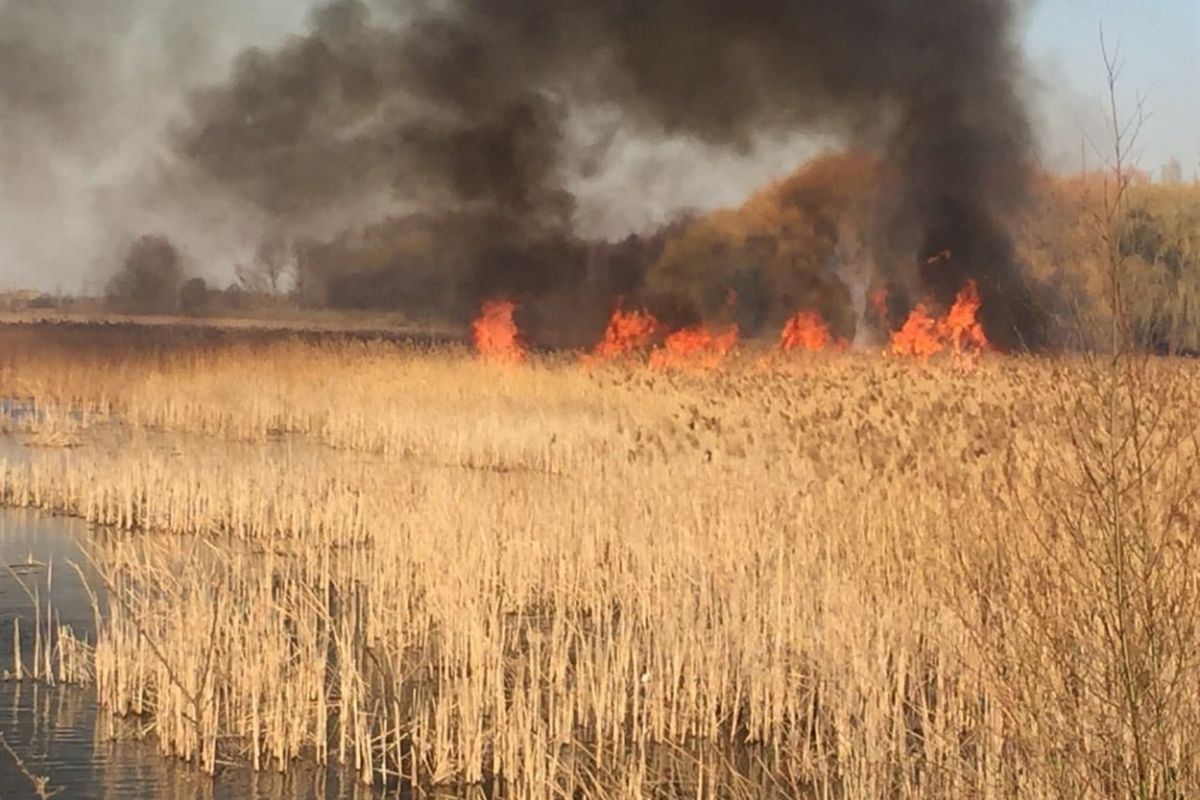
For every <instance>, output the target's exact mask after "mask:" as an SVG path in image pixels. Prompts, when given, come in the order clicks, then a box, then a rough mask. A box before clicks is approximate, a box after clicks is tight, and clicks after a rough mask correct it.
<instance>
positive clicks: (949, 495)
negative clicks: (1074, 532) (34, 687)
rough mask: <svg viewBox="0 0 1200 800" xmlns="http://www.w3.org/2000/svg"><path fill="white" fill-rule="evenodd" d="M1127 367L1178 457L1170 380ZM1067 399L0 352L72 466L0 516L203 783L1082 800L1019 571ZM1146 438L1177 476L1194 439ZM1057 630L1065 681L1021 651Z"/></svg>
mask: <svg viewBox="0 0 1200 800" xmlns="http://www.w3.org/2000/svg"><path fill="white" fill-rule="evenodd" d="M10 335H15V334H11V333H10ZM1150 368H1151V369H1152V371H1153V376H1152V377H1153V380H1154V383H1155V386H1156V391H1157V393H1158V395H1159V396H1161V398H1163V400H1164V403H1165V404H1166V407H1168V408H1169V413H1170V422H1171V424H1172V425H1174V426H1176V427H1179V428H1187V427H1190V428H1191V429H1193V430H1194V429H1195V428H1196V427H1197V426H1198V425H1197V423H1200V419H1198V417H1200V382H1198V381H1197V379H1198V378H1200V366H1198V365H1195V364H1193V363H1188V362H1182V361H1166V360H1164V361H1161V362H1155V363H1154V364H1152V365H1151V367H1150ZM1087 370H1088V367H1087V365H1085V364H1083V363H1080V362H1075V361H1069V360H1035V359H1019V358H998V357H992V358H985V359H983V360H982V361H981V362H980V363H979V364H978V365H976V366H974V367H972V368H964V367H963V366H962V365H955V364H951V363H949V362H946V363H931V364H920V363H916V362H912V361H907V360H893V359H885V358H881V357H879V356H875V355H850V354H846V355H839V356H828V357H825V356H809V357H799V358H795V359H788V360H781V361H778V362H771V363H764V362H761V361H756V360H754V359H751V358H746V359H744V360H743V361H742V362H739V363H737V364H734V365H732V366H731V367H730V368H729V369H727V370H725V371H722V372H715V373H702V374H701V373H668V372H661V371H652V370H649V369H646V368H644V367H640V366H637V365H624V366H594V365H593V366H587V367H584V366H579V365H576V364H573V363H567V362H566V361H562V362H555V361H536V360H535V362H534V363H532V364H528V365H525V366H522V367H516V368H506V367H498V366H488V365H483V364H479V363H476V362H475V361H474V360H472V359H471V358H470V357H469V355H468V354H465V353H462V352H457V351H454V350H442V351H424V350H414V349H406V348H404V347H401V346H397V345H388V344H363V343H342V344H331V343H325V344H302V343H296V342H272V343H260V344H255V345H238V344H228V343H221V344H219V345H213V346H180V347H176V348H170V349H166V350H163V349H152V348H143V349H138V348H130V349H125V350H111V349H109V350H105V349H99V348H92V349H87V348H82V349H81V348H79V347H75V346H66V345H61V344H56V343H55V342H54V341H53V340H38V341H36V342H30V341H27V340H26V341H23V342H22V346H21V347H3V348H0V396H4V397H14V398H22V399H29V400H31V401H32V402H33V404H34V407H35V408H36V409H37V410H38V412H39V413H37V414H33V415H28V416H26V417H25V419H24V421H23V422H22V423H21V424H22V426H23V428H22V430H26V431H27V432H28V434H29V435H36V436H38V437H42V438H43V439H44V440H50V441H53V440H56V438H62V437H66V438H69V440H70V441H73V442H77V443H78V444H79V445H80V446H79V447H76V448H72V449H69V450H64V449H47V450H39V451H37V452H35V453H34V455H33V457H32V459H31V460H30V461H29V463H27V464H26V463H22V464H4V465H0V493H2V495H0V500H2V501H3V502H4V503H6V504H10V505H19V506H32V507H38V508H44V509H47V510H52V511H54V512H59V513H67V514H72V515H77V516H80V517H84V518H87V519H89V520H91V521H93V522H95V523H98V524H100V525H103V526H105V527H106V528H109V529H113V532H112V533H110V534H108V535H106V536H104V537H102V538H101V539H99V540H98V542H97V544H96V545H95V559H96V562H97V565H98V567H99V569H100V570H101V572H102V573H103V574H104V575H105V580H106V581H107V582H108V583H109V590H110V600H109V604H108V605H109V608H108V609H107V613H108V617H107V621H106V622H105V623H104V625H103V628H102V631H101V634H100V637H99V641H98V643H97V647H96V651H95V657H94V669H95V676H96V683H97V687H98V691H99V693H100V697H101V699H102V701H103V702H104V704H105V705H106V706H107V707H108V708H109V709H110V710H112V711H113V712H114V713H117V714H137V715H143V716H144V717H145V719H146V720H147V721H148V722H151V723H152V726H153V730H154V732H155V733H156V734H157V741H158V743H159V745H160V747H161V749H162V751H163V752H164V753H168V754H172V755H176V756H181V757H184V758H187V759H191V760H193V761H195V762H196V763H197V764H198V765H200V766H201V767H202V768H204V769H206V770H210V771H211V770H214V769H215V768H216V767H217V765H218V764H219V763H221V762H222V761H224V760H227V759H239V760H245V761H248V762H250V763H251V764H253V765H254V766H255V767H256V768H259V769H272V770H274V769H287V768H288V766H289V764H290V763H292V761H293V760H294V759H297V758H307V759H315V760H316V761H318V762H322V763H324V762H344V763H348V764H350V765H352V766H353V767H354V768H355V769H356V770H358V772H359V773H360V774H361V775H362V777H363V779H364V780H375V781H385V782H388V783H391V784H393V785H399V784H402V783H403V784H405V785H409V784H415V785H418V786H421V787H429V786H433V785H447V784H450V785H453V784H462V785H468V784H480V785H483V786H486V787H489V788H491V789H493V790H494V789H496V788H497V784H499V785H502V786H503V789H504V796H509V797H531V798H532V797H572V796H586V797H675V796H678V797H716V796H725V797H766V796H776V797H797V796H812V797H847V798H864V797H880V798H883V797H887V798H916V797H940V798H962V797H983V798H1001V797H1022V798H1024V797H1067V796H1071V797H1108V796H1114V794H1115V793H1114V789H1113V787H1119V785H1120V784H1119V781H1118V780H1117V778H1116V777H1113V778H1112V781H1109V782H1106V780H1105V779H1104V777H1103V776H1101V777H1099V778H1097V777H1095V771H1094V769H1093V766H1092V765H1094V764H1095V763H1097V761H1098V759H1103V758H1109V757H1112V758H1116V759H1117V760H1118V761H1119V759H1120V754H1121V752H1123V751H1122V750H1121V743H1120V741H1118V740H1119V739H1120V735H1119V734H1118V733H1116V732H1113V731H1107V732H1106V731H1105V730H1102V727H1103V726H1104V725H1105V724H1106V722H1105V720H1107V719H1108V717H1106V716H1105V715H1104V711H1105V709H1106V708H1107V706H1105V703H1106V702H1108V698H1106V697H1104V696H1103V692H1102V691H1098V692H1096V693H1095V696H1087V697H1078V698H1076V699H1075V700H1074V701H1072V702H1074V705H1072V704H1071V702H1067V701H1068V700H1070V698H1071V696H1072V695H1071V692H1072V688H1071V687H1072V686H1077V685H1080V684H1077V683H1076V684H1073V683H1072V681H1074V680H1076V679H1077V678H1079V675H1076V674H1074V673H1073V672H1072V671H1073V670H1074V671H1075V672H1080V673H1081V674H1082V673H1087V671H1088V670H1090V669H1093V668H1094V669H1095V670H1101V671H1102V670H1103V664H1102V663H1100V662H1097V661H1096V660H1095V659H1096V658H1100V656H1097V655H1096V654H1097V653H1101V654H1102V652H1103V648H1102V647H1100V644H1102V643H1103V637H1104V631H1103V629H1102V628H1096V629H1092V628H1088V626H1087V625H1083V626H1080V625H1079V624H1078V623H1079V620H1081V619H1082V620H1086V619H1088V615H1089V613H1090V609H1092V608H1095V607H1096V603H1097V598H1096V597H1095V596H1089V595H1088V594H1087V593H1086V592H1084V591H1082V590H1081V589H1080V587H1081V586H1084V583H1082V582H1080V581H1077V580H1075V577H1077V576H1075V575H1074V573H1073V572H1072V571H1071V565H1070V562H1069V560H1068V559H1067V558H1058V557H1056V558H1047V559H1044V560H1042V559H1039V558H1034V557H1030V556H1031V555H1032V554H1037V553H1041V552H1045V551H1046V548H1051V549H1053V548H1056V547H1059V548H1062V553H1068V554H1069V552H1070V551H1069V549H1068V548H1067V543H1068V542H1069V541H1070V540H1061V541H1060V540H1059V539H1055V538H1054V537H1053V536H1051V535H1049V534H1048V532H1050V531H1054V530H1057V528H1056V527H1055V526H1056V525H1057V524H1058V522H1057V521H1058V520H1059V519H1060V515H1059V508H1060V507H1064V508H1069V507H1073V506H1070V503H1068V502H1067V499H1068V498H1069V492H1068V490H1067V489H1066V488H1064V486H1066V484H1065V483H1062V481H1067V480H1070V476H1071V475H1072V474H1074V473H1073V472H1072V470H1073V469H1074V467H1075V466H1077V465H1076V464H1075V456H1073V455H1072V453H1073V452H1074V450H1073V449H1072V448H1073V441H1075V440H1074V439H1073V438H1072V431H1073V430H1074V428H1072V427H1071V426H1070V425H1068V424H1067V415H1064V408H1068V407H1072V406H1071V405H1070V404H1071V402H1072V401H1073V400H1075V399H1079V398H1080V397H1081V396H1082V393H1083V392H1085V391H1087V389H1086V380H1085V379H1086V377H1087V375H1088V374H1089V373H1088V372H1087ZM1171 444H1172V446H1173V449H1171V450H1170V451H1169V453H1168V454H1167V455H1166V456H1164V459H1165V460H1166V461H1168V462H1170V464H1171V465H1172V466H1173V467H1174V468H1176V472H1173V473H1171V474H1175V475H1178V474H1183V473H1182V472H1180V470H1183V469H1184V468H1186V467H1189V466H1190V465H1192V464H1193V463H1194V462H1195V459H1196V455H1197V453H1196V449H1195V440H1194V439H1192V440H1190V441H1189V440H1186V439H1181V440H1178V441H1173V442H1172V443H1171ZM1164 452H1165V451H1164ZM1055 465H1056V466H1057V467H1059V469H1057V470H1056V471H1053V475H1054V476H1057V477H1056V478H1055V479H1056V480H1059V481H1060V483H1057V484H1056V483H1051V482H1048V481H1049V478H1048V477H1047V476H1048V475H1050V471H1049V468H1050V467H1051V466H1055ZM1163 480H1166V478H1163ZM1168 488H1169V487H1167V486H1165V485H1164V486H1151V487H1149V490H1150V491H1149V492H1147V493H1146V495H1145V496H1146V497H1148V498H1149V500H1148V502H1149V503H1151V504H1154V503H1157V502H1158V501H1157V500H1156V498H1159V497H1162V498H1166V497H1172V498H1175V499H1173V500H1172V503H1173V506H1172V507H1171V508H1165V507H1164V508H1162V509H1158V510H1157V511H1156V512H1155V513H1158V511H1161V512H1162V513H1163V514H1168V513H1169V514H1172V515H1183V518H1184V519H1189V520H1190V522H1188V524H1186V525H1185V526H1183V528H1182V530H1183V531H1184V533H1183V534H1178V530H1177V529H1174V528H1173V529H1172V530H1173V531H1175V532H1174V533H1172V535H1182V536H1186V537H1191V538H1192V539H1194V538H1195V537H1196V526H1195V520H1196V519H1197V517H1196V514H1197V506H1196V504H1195V503H1194V502H1193V501H1192V500H1189V499H1186V498H1185V499H1183V500H1180V499H1179V498H1178V496H1177V494H1171V493H1169V492H1168V491H1167V489H1168ZM1048 492H1055V493H1056V494H1055V495H1054V497H1056V498H1057V499H1058V500H1060V501H1061V502H1060V503H1058V504H1057V505H1056V504H1055V503H1049V502H1042V501H1043V500H1045V499H1046V498H1047V497H1048V495H1047V493H1048ZM1164 502H1165V501H1164ZM1189 503H1190V505H1189ZM1189 515H1190V516H1189ZM1174 518H1175V517H1172V519H1174ZM161 532H170V533H172V534H178V535H177V536H166V535H159V534H160V533H161ZM149 534H154V535H149ZM1056 543H1057V544H1056ZM1180 552H1181V553H1183V554H1184V555H1183V556H1181V557H1182V558H1183V559H1184V560H1183V562H1182V564H1181V572H1179V573H1172V574H1176V575H1177V577H1176V578H1175V579H1174V580H1177V581H1186V580H1188V579H1189V578H1186V577H1182V576H1186V575H1189V574H1190V575H1194V574H1195V572H1196V569H1197V568H1198V567H1200V562H1198V560H1197V559H1196V558H1195V551H1194V549H1191V548H1190V546H1189V547H1188V548H1182V547H1181V548H1180ZM1060 555H1061V554H1060ZM1086 567H1087V565H1083V566H1081V567H1080V569H1081V570H1084V571H1086ZM1073 581H1074V582H1073ZM1088 585H1090V584H1088ZM1098 585H1102V582H1101V584H1098ZM1038 591H1040V595H1039V594H1038V593H1037V592H1038ZM1172 596H1174V595H1172ZM1180 596H1184V595H1180ZM1187 596H1188V597H1190V595H1187ZM1043 601H1044V602H1043ZM1173 613H1176V614H1185V613H1188V609H1186V608H1178V609H1174V612H1173ZM1068 629H1069V630H1070V631H1071V632H1072V636H1074V637H1076V638H1074V639H1071V642H1074V643H1075V644H1077V645H1079V647H1080V650H1079V652H1080V653H1081V654H1084V655H1086V656H1087V657H1088V658H1089V659H1091V660H1090V661H1087V662H1086V663H1084V662H1072V661H1071V660H1070V659H1069V658H1066V657H1056V658H1049V657H1043V656H1046V652H1043V651H1041V650H1039V649H1038V648H1039V647H1041V646H1042V645H1040V644H1039V643H1041V642H1043V639H1042V638H1038V637H1037V636H1033V635H1032V634H1029V632H1030V631H1049V632H1050V634H1052V633H1054V632H1055V631H1059V632H1061V631H1066V630H1068ZM1027 634H1029V635H1027ZM1050 634H1047V636H1050ZM1089 637H1094V638H1089ZM1050 638H1051V639H1052V640H1053V641H1055V642H1059V643H1060V644H1061V643H1062V641H1064V640H1063V639H1062V637H1058V638H1054V637H1052V636H1051V637H1050ZM1084 645H1088V646H1090V645H1096V647H1095V648H1093V649H1091V650H1089V649H1087V647H1084ZM1073 646H1074V645H1073ZM1175 646H1176V647H1177V649H1179V648H1182V649H1183V650H1188V648H1191V650H1188V652H1191V651H1193V650H1194V649H1195V641H1190V640H1189V641H1183V642H1178V643H1176V645H1175ZM1064 652H1065V651H1064ZM1072 652H1074V651H1072ZM1059 655H1061V653H1060V654H1059ZM1155 663H1160V662H1155ZM1161 663H1163V664H1165V662H1161ZM1174 663H1175V662H1172V664H1174ZM1189 663H1190V662H1189ZM1169 668H1170V669H1175V668H1178V667H1177V666H1175V667H1168V666H1163V667H1162V669H1164V670H1166V669H1169ZM1088 674H1090V673H1088ZM1084 677H1086V675H1085V676H1084ZM1144 677H1145V679H1146V680H1147V681H1150V680H1153V679H1156V678H1157V677H1163V676H1153V675H1146V676H1144ZM1035 684H1036V685H1037V686H1038V687H1039V691H1038V692H1036V693H1033V694H1031V693H1030V687H1031V686H1033V685H1035ZM1102 684H1103V681H1102V680H1100V681H1099V683H1098V684H1097V685H1102ZM1172 697H1173V698H1175V699H1174V700H1173V703H1174V704H1173V705H1172V706H1171V707H1170V708H1171V714H1170V715H1169V716H1166V717H1163V716H1162V715H1160V723H1161V724H1160V725H1159V728H1158V730H1157V733H1156V735H1159V736H1161V738H1162V741H1163V742H1164V743H1165V750H1164V751H1163V752H1167V753H1173V754H1174V755H1173V756H1172V757H1173V758H1174V761H1173V762H1172V763H1170V764H1166V765H1165V767H1164V768H1169V769H1170V770H1171V771H1172V772H1171V774H1172V775H1174V776H1175V777H1174V779H1173V780H1174V783H1173V784H1172V785H1174V786H1182V787H1195V786H1196V785H1197V784H1196V783H1195V781H1196V779H1197V776H1198V775H1200V772H1198V763H1197V760H1198V756H1197V754H1196V752H1195V748H1192V747H1190V746H1189V744H1188V739H1187V737H1188V736H1189V735H1190V732H1191V731H1193V730H1195V729H1196V725H1197V724H1200V690H1198V689H1197V687H1196V686H1195V685H1194V683H1192V684H1189V685H1188V686H1187V687H1185V689H1184V690H1182V691H1180V692H1177V693H1175V694H1173V695H1172ZM1064 698H1066V699H1064ZM1164 708H1165V706H1164ZM1072 709H1074V710H1073V711H1072ZM1073 720H1074V721H1076V722H1077V725H1076V734H1075V736H1076V738H1077V741H1064V737H1067V738H1070V737H1071V734H1070V733H1069V731H1070V730H1071V725H1070V723H1071V722H1072V721H1073ZM1109 734H1112V735H1109ZM1106 736H1107V738H1106ZM1114 737H1115V738H1114ZM1113 754H1115V755H1113ZM1110 766H1111V770H1109V771H1110V772H1111V773H1112V775H1113V776H1115V775H1116V774H1117V772H1116V771H1117V769H1118V767H1119V764H1116V762H1113V764H1112V765H1110ZM1105 769H1109V767H1105ZM1105 774H1108V773H1105ZM1116 793H1119V792H1116ZM1161 796H1164V797H1165V796H1168V795H1165V794H1163V795H1161ZM1179 796H1183V795H1182V794H1181V795H1179Z"/></svg>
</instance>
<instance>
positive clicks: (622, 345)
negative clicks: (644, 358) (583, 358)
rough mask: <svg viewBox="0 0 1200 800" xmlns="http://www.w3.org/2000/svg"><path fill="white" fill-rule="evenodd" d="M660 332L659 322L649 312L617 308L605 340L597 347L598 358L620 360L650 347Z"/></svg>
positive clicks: (595, 353) (595, 354) (594, 353)
mask: <svg viewBox="0 0 1200 800" xmlns="http://www.w3.org/2000/svg"><path fill="white" fill-rule="evenodd" d="M657 330H658V320H656V319H655V318H654V316H653V315H652V314H650V313H649V312H647V311H622V310H621V309H620V308H617V309H615V310H614V311H613V313H612V317H610V318H609V320H608V327H607V328H605V330H604V339H603V340H601V341H600V343H599V344H597V345H596V349H595V350H594V351H593V355H594V356H595V357H596V358H602V359H608V358H618V357H620V356H623V355H627V354H629V353H632V352H634V351H637V350H641V349H643V348H645V347H648V346H649V345H650V340H651V339H652V338H653V337H654V333H655V331H657Z"/></svg>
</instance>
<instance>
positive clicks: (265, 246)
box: [234, 239, 292, 294]
mask: <svg viewBox="0 0 1200 800" xmlns="http://www.w3.org/2000/svg"><path fill="white" fill-rule="evenodd" d="M291 256H292V254H291V251H290V248H289V247H288V246H287V244H286V243H284V242H283V240H281V239H268V240H266V241H264V242H262V243H261V244H259V246H258V249H257V250H256V251H255V253H254V260H253V261H251V262H250V263H249V264H238V265H237V266H236V267H234V272H235V274H236V275H237V280H238V284H239V285H240V286H241V287H242V288H243V289H244V290H246V291H248V292H257V293H262V294H266V293H270V294H278V293H279V284H280V280H281V279H282V278H283V275H284V273H285V272H286V271H287V269H288V265H289V263H290V262H291V260H292V258H291Z"/></svg>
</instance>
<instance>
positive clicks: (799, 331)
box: [779, 311, 831, 353]
mask: <svg viewBox="0 0 1200 800" xmlns="http://www.w3.org/2000/svg"><path fill="white" fill-rule="evenodd" d="M830 341H831V336H830V334H829V326H828V325H827V324H826V323H825V320H824V318H823V317H822V316H821V315H820V313H818V312H816V311H801V312H799V313H798V314H796V316H794V317H792V318H791V319H789V320H788V321H787V322H786V323H784V326H783V333H782V334H781V336H780V338H779V347H780V349H782V350H783V351H784V352H785V353H788V352H791V351H792V350H808V351H809V352H814V351H817V350H822V349H824V348H825V347H826V346H827V345H828V344H829V343H830Z"/></svg>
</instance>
